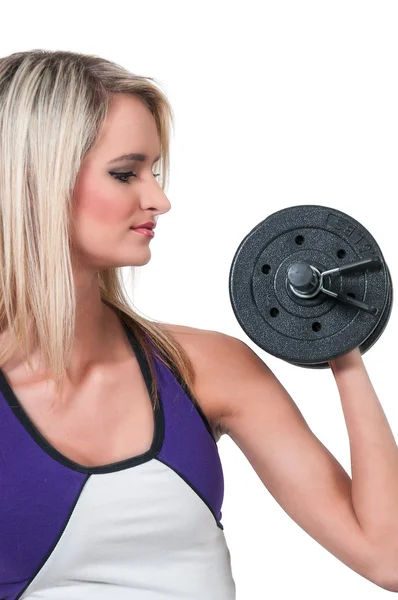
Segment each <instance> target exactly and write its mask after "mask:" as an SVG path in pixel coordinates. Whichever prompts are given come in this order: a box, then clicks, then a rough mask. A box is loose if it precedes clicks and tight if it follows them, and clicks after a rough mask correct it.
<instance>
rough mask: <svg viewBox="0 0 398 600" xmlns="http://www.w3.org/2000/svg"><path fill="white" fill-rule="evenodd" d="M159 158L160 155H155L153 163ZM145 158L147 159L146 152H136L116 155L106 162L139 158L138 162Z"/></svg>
mask: <svg viewBox="0 0 398 600" xmlns="http://www.w3.org/2000/svg"><path fill="white" fill-rule="evenodd" d="M160 158H161V157H160V155H159V156H157V157H156V158H155V160H154V161H153V162H154V163H155V162H157V161H158V160H160ZM147 159H148V156H147V155H146V154H137V153H133V154H122V155H121V156H118V157H117V158H113V159H112V160H110V161H109V162H108V165H111V164H113V163H116V162H119V161H120V160H139V161H140V162H145V161H146V160H147Z"/></svg>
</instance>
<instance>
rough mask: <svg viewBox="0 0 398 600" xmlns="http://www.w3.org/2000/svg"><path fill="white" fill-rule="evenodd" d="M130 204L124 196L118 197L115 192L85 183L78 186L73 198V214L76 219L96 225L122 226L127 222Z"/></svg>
mask: <svg viewBox="0 0 398 600" xmlns="http://www.w3.org/2000/svg"><path fill="white" fill-rule="evenodd" d="M130 212H131V206H128V204H127V203H126V200H125V198H123V199H118V198H117V192H115V191H114V190H112V191H106V192H105V191H104V189H101V188H99V187H98V186H96V187H95V188H94V187H91V189H90V186H89V185H85V186H82V187H80V189H79V190H78V194H76V198H75V206H74V215H75V218H76V219H77V220H84V222H85V223H88V222H90V221H91V222H92V223H93V224H94V223H96V224H97V225H99V226H100V225H106V226H107V227H109V226H111V227H112V226H115V227H118V226H123V225H124V224H127V223H128V222H129V216H130Z"/></svg>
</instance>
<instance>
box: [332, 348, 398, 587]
mask: <svg viewBox="0 0 398 600" xmlns="http://www.w3.org/2000/svg"><path fill="white" fill-rule="evenodd" d="M330 364H331V367H332V370H333V374H334V377H335V380H336V384H337V387H338V390H339V394H340V399H341V404H342V408H343V413H344V418H345V422H346V426H347V431H348V436H349V441H350V451H351V470H352V473H351V475H352V502H353V506H354V510H355V513H356V515H357V518H358V521H359V523H360V525H361V527H362V529H363V531H364V534H365V535H366V537H367V538H368V539H369V540H370V541H372V542H374V543H375V545H376V547H378V548H380V549H381V550H382V551H384V550H385V552H386V556H387V557H392V556H394V560H396V567H397V579H398V447H397V444H396V442H395V439H394V435H393V433H392V431H391V428H390V425H389V423H388V421H387V418H386V416H385V414H384V411H383V408H382V406H381V404H380V401H379V399H378V397H377V395H376V392H375V390H374V388H373V385H372V383H371V381H370V378H369V375H368V373H367V371H366V368H365V365H364V363H363V360H362V357H361V354H360V352H359V350H358V349H357V350H355V351H353V352H350V353H349V354H347V355H345V356H343V357H339V358H338V359H336V360H334V361H332V362H331V363H330Z"/></svg>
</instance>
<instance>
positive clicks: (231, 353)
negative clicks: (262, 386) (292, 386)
mask: <svg viewBox="0 0 398 600" xmlns="http://www.w3.org/2000/svg"><path fill="white" fill-rule="evenodd" d="M158 325H159V326H160V327H161V328H162V329H163V330H164V331H166V332H167V333H168V334H169V335H171V336H172V337H174V339H175V340H176V341H177V342H178V343H179V344H181V346H182V348H183V349H184V350H185V352H186V353H187V355H188V358H189V359H190V360H191V362H192V365H193V368H194V372H195V385H194V390H193V391H194V393H195V396H196V399H197V401H198V402H199V404H200V406H201V408H202V410H203V412H204V413H205V415H206V417H207V419H208V420H209V423H210V424H211V426H212V429H213V431H214V432H215V433H216V435H215V437H216V439H217V441H218V439H219V438H220V437H221V435H223V434H225V433H228V432H227V429H226V426H225V425H224V423H226V417H227V416H228V414H229V413H230V411H231V410H232V409H233V394H232V393H231V392H232V387H233V386H234V385H236V381H237V378H242V374H243V373H244V372H246V374H249V376H250V365H253V364H255V363H257V361H259V360H260V359H259V358H258V356H257V355H256V354H255V353H254V352H253V351H252V350H251V349H250V348H249V347H248V346H247V345H246V344H245V343H244V342H243V341H242V340H240V339H238V338H236V337H233V336H231V335H228V334H226V333H222V332H220V331H215V330H208V329H198V328H195V327H188V326H185V325H174V324H169V323H158ZM257 367H258V363H257ZM252 368H253V367H252Z"/></svg>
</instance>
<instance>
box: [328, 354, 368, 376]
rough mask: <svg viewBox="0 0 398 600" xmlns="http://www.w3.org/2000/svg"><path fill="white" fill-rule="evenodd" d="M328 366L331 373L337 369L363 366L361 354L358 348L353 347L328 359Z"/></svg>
mask: <svg viewBox="0 0 398 600" xmlns="http://www.w3.org/2000/svg"><path fill="white" fill-rule="evenodd" d="M328 363H329V366H330V368H331V369H332V371H333V374H335V373H337V372H338V371H343V370H345V369H349V368H351V367H357V366H363V360H362V354H361V351H360V349H359V348H354V350H351V351H350V352H347V353H346V354H343V355H342V356H338V357H337V358H334V359H333V360H328Z"/></svg>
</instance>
